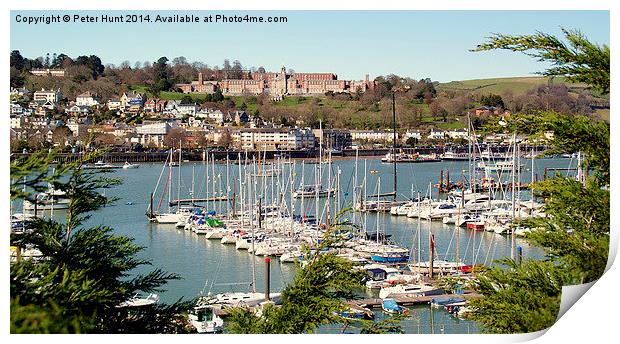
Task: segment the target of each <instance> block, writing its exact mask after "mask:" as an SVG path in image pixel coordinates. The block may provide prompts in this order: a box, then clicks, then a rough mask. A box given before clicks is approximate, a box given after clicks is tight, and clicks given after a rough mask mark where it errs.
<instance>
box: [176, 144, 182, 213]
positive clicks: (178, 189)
mask: <svg viewBox="0 0 620 344" xmlns="http://www.w3.org/2000/svg"><path fill="white" fill-rule="evenodd" d="M181 142H183V141H182V140H179V175H178V177H177V182H178V185H177V199H178V200H181ZM180 208H181V204H180V203H179V202H177V212H178V211H179V209H180Z"/></svg>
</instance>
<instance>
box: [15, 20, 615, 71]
mask: <svg viewBox="0 0 620 344" xmlns="http://www.w3.org/2000/svg"><path fill="white" fill-rule="evenodd" d="M75 13H80V14H86V12H85V11H77V12H76V11H46V12H40V11H12V12H11V50H14V49H17V50H20V51H21V53H22V55H24V56H26V57H37V56H43V55H45V53H47V52H50V53H54V52H56V53H61V52H62V53H65V54H67V55H69V56H73V57H75V56H78V55H84V54H86V55H90V54H95V55H97V56H99V57H101V59H102V60H103V62H104V64H105V63H113V64H116V65H118V64H120V63H121V62H122V61H125V60H128V61H130V62H131V64H132V65H133V64H134V62H135V61H154V60H156V59H157V58H159V57H160V56H167V57H168V58H169V59H172V58H174V57H176V56H185V57H186V58H187V59H188V60H189V61H202V62H204V63H207V64H208V65H210V66H213V65H219V66H221V65H222V62H223V60H224V59H225V58H228V59H230V60H231V62H232V60H234V59H238V60H239V61H241V63H243V65H244V66H245V67H250V66H255V67H258V66H261V65H262V66H264V67H265V68H266V69H267V70H272V71H273V70H278V69H279V68H280V67H281V66H282V65H285V66H286V67H287V68H293V69H294V70H296V71H298V72H332V73H336V74H338V77H339V78H340V79H362V78H363V77H364V75H365V74H366V73H368V74H370V77H371V78H374V77H376V76H377V75H385V74H389V73H395V74H399V75H403V76H410V77H413V78H424V77H430V78H431V79H433V80H437V81H441V82H447V81H451V80H464V79H477V78H490V77H509V76H525V75H532V74H533V73H534V72H536V71H540V70H542V69H544V67H545V65H544V64H541V63H539V62H536V61H535V60H534V59H532V58H529V57H527V56H524V55H521V54H515V53H510V52H505V51H494V52H482V53H473V52H470V51H469V49H471V48H473V47H475V46H476V44H478V43H481V42H483V41H484V40H485V37H487V36H489V35H490V34H491V33H495V32H497V33H507V34H528V33H534V32H535V31H537V30H539V31H543V32H547V33H551V34H559V33H560V27H561V26H563V27H566V28H576V29H579V30H581V31H582V32H583V33H584V34H586V36H587V37H589V38H590V39H591V40H592V41H595V42H597V43H599V44H607V45H609V35H610V34H609V12H607V11H358V12H353V11H270V12H258V11H193V12H190V11H178V12H171V11H154V12H144V11H140V12H130V11H107V12H101V11H93V12H91V13H89V14H91V15H94V14H102V13H106V14H126V13H135V14H150V15H151V19H154V16H155V15H157V14H162V15H170V14H174V13H178V14H196V15H199V16H201V17H203V16H205V15H209V14H214V15H215V14H226V15H233V14H237V15H245V14H250V15H257V16H258V15H262V16H268V15H277V16H287V17H288V22H287V23H285V24H273V23H269V24H249V23H234V24H230V23H229V24H225V23H193V24H169V23H166V24H162V23H159V24H155V23H150V24H149V23H144V24H134V23H115V24H103V23H99V24H73V23H70V24H64V23H60V24H50V25H44V24H38V25H28V24H24V23H17V22H16V21H15V16H16V15H17V14H21V15H31V16H37V15H42V14H60V15H63V14H70V15H73V14H75Z"/></svg>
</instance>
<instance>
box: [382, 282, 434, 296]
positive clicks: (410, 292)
mask: <svg viewBox="0 0 620 344" xmlns="http://www.w3.org/2000/svg"><path fill="white" fill-rule="evenodd" d="M443 293H444V291H443V289H440V288H437V287H435V286H433V285H430V284H417V283H408V284H397V285H395V286H391V287H384V288H381V290H380V291H379V298H381V299H385V298H388V297H399V296H409V297H416V296H430V295H440V294H443Z"/></svg>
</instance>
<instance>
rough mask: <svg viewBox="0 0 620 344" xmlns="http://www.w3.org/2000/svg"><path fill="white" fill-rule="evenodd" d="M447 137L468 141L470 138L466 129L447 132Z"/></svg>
mask: <svg viewBox="0 0 620 344" xmlns="http://www.w3.org/2000/svg"><path fill="white" fill-rule="evenodd" d="M445 134H446V136H448V137H449V138H451V139H453V140H456V139H467V136H468V132H467V130H465V129H454V130H450V131H446V133H445Z"/></svg>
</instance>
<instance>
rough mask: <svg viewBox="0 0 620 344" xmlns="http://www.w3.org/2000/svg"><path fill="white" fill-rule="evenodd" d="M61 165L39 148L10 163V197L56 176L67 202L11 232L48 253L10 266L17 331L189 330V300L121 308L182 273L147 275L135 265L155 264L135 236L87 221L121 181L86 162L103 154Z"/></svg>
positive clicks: (15, 240)
mask: <svg viewBox="0 0 620 344" xmlns="http://www.w3.org/2000/svg"><path fill="white" fill-rule="evenodd" d="M101 155H102V154H101V153H96V154H93V153H89V154H87V155H86V156H85V157H84V160H81V161H78V162H75V163H71V164H65V163H62V162H60V163H58V164H57V165H56V166H55V169H51V168H50V165H51V164H52V162H55V161H54V160H55V159H56V152H52V153H49V154H45V153H42V152H38V153H35V154H33V155H31V156H29V157H28V158H18V159H17V160H16V161H14V162H12V163H11V179H12V180H13V181H14V182H13V183H12V184H11V200H15V199H28V200H31V201H34V196H33V194H34V193H37V192H41V191H43V190H45V189H46V188H47V184H48V183H50V184H51V185H52V186H53V188H54V189H55V190H60V191H63V192H65V195H66V196H67V197H68V198H69V208H68V209H67V212H66V217H65V218H64V219H63V220H60V221H56V220H52V219H46V218H36V219H34V220H32V221H31V222H29V223H28V228H29V231H27V232H25V233H23V234H19V235H17V234H13V235H12V236H11V244H12V245H16V246H19V247H32V248H34V249H37V250H39V251H40V252H41V253H42V254H43V256H44V257H45V259H42V260H38V261H36V262H35V261H33V260H31V259H21V260H18V261H16V262H14V263H12V265H11V276H10V291H11V332H12V333H166V332H169V333H178V332H186V327H185V321H184V320H183V319H184V318H183V316H182V315H181V312H182V310H183V309H187V307H189V304H188V303H185V302H180V301H179V302H176V303H174V304H172V305H165V304H159V305H155V306H152V307H138V308H130V307H118V305H119V304H121V303H122V302H124V301H126V300H128V299H130V298H131V297H132V296H133V295H134V294H136V293H139V292H152V291H158V290H161V287H162V286H163V285H164V284H165V283H166V282H167V281H169V280H171V279H177V278H179V276H177V275H175V274H169V273H166V272H164V271H162V270H160V269H154V270H152V271H150V272H147V273H146V274H144V275H140V274H135V272H134V271H135V270H134V269H135V268H137V267H140V266H144V265H148V264H150V263H149V262H148V261H146V260H143V259H141V258H138V256H137V254H138V253H139V252H140V251H141V250H142V248H141V247H139V246H136V245H135V244H133V243H132V241H133V239H131V238H128V237H124V236H118V235H115V234H113V232H112V228H109V227H107V226H102V225H98V226H95V227H85V226H84V224H85V221H86V220H87V219H88V218H89V217H90V214H91V213H92V212H94V211H96V210H97V209H99V208H100V207H102V206H103V205H104V204H110V202H113V199H110V198H108V197H105V196H103V195H102V194H101V193H100V192H101V191H100V190H101V189H108V188H110V187H113V186H114V185H118V184H119V183H120V181H119V180H116V179H110V178H106V177H105V176H102V175H101V174H102V173H104V171H93V170H85V169H82V164H83V163H84V162H86V161H92V160H93V159H97V158H99V157H100V156H101Z"/></svg>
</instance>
